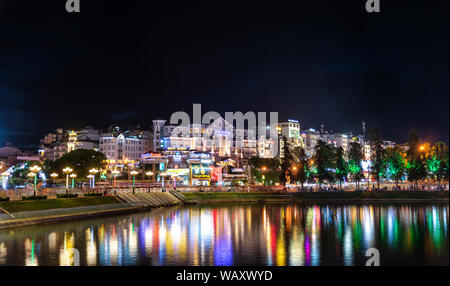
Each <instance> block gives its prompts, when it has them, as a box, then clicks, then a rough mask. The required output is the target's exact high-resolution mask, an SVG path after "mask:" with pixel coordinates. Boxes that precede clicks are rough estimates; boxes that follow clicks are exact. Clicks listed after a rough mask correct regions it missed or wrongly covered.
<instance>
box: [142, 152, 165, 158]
mask: <svg viewBox="0 0 450 286" xmlns="http://www.w3.org/2000/svg"><path fill="white" fill-rule="evenodd" d="M161 156H162V155H161V154H160V153H145V154H142V155H141V158H143V159H146V158H161Z"/></svg>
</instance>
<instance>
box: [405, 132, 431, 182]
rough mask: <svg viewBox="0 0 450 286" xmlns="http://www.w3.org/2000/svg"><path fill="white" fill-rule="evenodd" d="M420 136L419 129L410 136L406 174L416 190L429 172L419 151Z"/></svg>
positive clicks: (410, 133)
mask: <svg viewBox="0 0 450 286" xmlns="http://www.w3.org/2000/svg"><path fill="white" fill-rule="evenodd" d="M419 145H420V143H419V135H418V134H417V129H415V128H413V129H411V131H410V132H409V134H408V152H407V153H406V154H407V160H408V162H407V165H406V173H407V175H408V180H409V181H410V182H413V183H414V188H415V189H417V188H418V182H419V181H421V180H424V179H426V177H427V170H426V167H425V162H424V156H422V154H421V151H420V149H419V147H420V146H419Z"/></svg>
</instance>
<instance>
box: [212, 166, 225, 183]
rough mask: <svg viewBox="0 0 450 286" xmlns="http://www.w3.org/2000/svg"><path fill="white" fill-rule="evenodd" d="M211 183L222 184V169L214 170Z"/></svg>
mask: <svg viewBox="0 0 450 286" xmlns="http://www.w3.org/2000/svg"><path fill="white" fill-rule="evenodd" d="M211 181H214V182H222V168H217V167H216V168H212V173H211Z"/></svg>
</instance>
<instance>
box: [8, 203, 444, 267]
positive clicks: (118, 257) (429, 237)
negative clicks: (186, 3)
mask: <svg viewBox="0 0 450 286" xmlns="http://www.w3.org/2000/svg"><path fill="white" fill-rule="evenodd" d="M447 215H448V206H373V205H362V206H356V205H337V206H336V205H327V206H304V205H295V204H290V205H276V204H267V205H258V204H244V205H234V206H233V207H227V206H217V207H204V206H193V207H180V208H171V209H161V210H157V211H156V210H155V211H152V213H150V214H137V215H133V216H123V217H121V218H120V219H114V218H110V219H108V220H101V222H100V220H99V221H98V222H91V221H89V222H86V223H85V225H83V227H79V226H78V225H76V224H73V225H72V227H69V228H67V229H65V228H64V226H65V224H62V226H61V228H62V230H61V229H60V230H58V229H57V228H56V230H55V227H54V226H53V227H52V226H46V228H45V229H48V230H49V231H46V230H44V233H45V235H42V236H40V235H38V233H37V234H35V233H34V234H33V235H30V234H29V233H27V232H21V231H17V232H14V233H12V232H11V233H9V232H3V231H0V265H11V264H14V263H12V262H14V261H19V260H18V258H20V261H19V262H17V264H23V261H25V265H39V263H38V262H39V261H40V260H41V257H40V255H46V256H45V259H44V258H42V259H44V260H42V261H44V262H45V263H42V261H41V263H40V264H45V265H47V264H49V265H58V264H59V265H72V264H73V255H71V254H72V252H71V249H72V248H77V249H79V250H80V253H82V254H84V255H82V257H84V258H83V259H82V263H83V264H85V265H89V266H94V265H148V264H151V265H277V266H282V265H293V266H294V265H295V266H302V265H313V266H314V265H324V264H331V265H336V264H337V265H341V264H342V265H363V263H364V261H363V259H364V253H365V250H367V249H368V248H371V247H377V248H378V247H382V248H383V249H384V251H385V252H384V255H391V256H392V257H395V258H397V257H401V256H404V257H405V261H406V263H410V261H409V259H410V258H411V257H413V258H414V257H417V259H425V260H426V259H428V258H429V259H430V260H429V261H431V262H430V263H432V262H433V261H436V260H433V259H435V257H443V259H444V261H445V258H446V256H445V255H446V254H445V253H446V251H447V252H448V233H447V225H448V216H447ZM67 225H70V224H67ZM20 239H22V242H21V244H20V245H24V250H25V251H24V253H23V254H21V253H20V254H19V253H16V252H15V251H12V250H11V249H14V247H15V246H14V244H13V242H14V241H15V240H20ZM77 241H78V243H79V244H78V245H77V244H76V242H77ZM40 246H42V250H43V251H40ZM58 251H59V252H58ZM52 253H55V254H56V259H57V261H56V262H55V261H53V260H52V259H54V258H53V257H54V256H55V255H52ZM58 253H59V256H58V255H57V254H58ZM447 255H448V254H447ZM58 258H59V260H58ZM446 261H447V263H448V256H447V260H446ZM388 262H389V261H388ZM414 263H419V262H417V261H416V262H414Z"/></svg>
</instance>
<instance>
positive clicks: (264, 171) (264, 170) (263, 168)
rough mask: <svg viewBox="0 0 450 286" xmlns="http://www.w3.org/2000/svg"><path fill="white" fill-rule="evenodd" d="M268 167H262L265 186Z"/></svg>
mask: <svg viewBox="0 0 450 286" xmlns="http://www.w3.org/2000/svg"><path fill="white" fill-rule="evenodd" d="M266 169H267V168H266V167H265V166H263V167H262V171H263V175H262V179H263V186H265V185H266V176H265V173H266Z"/></svg>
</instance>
